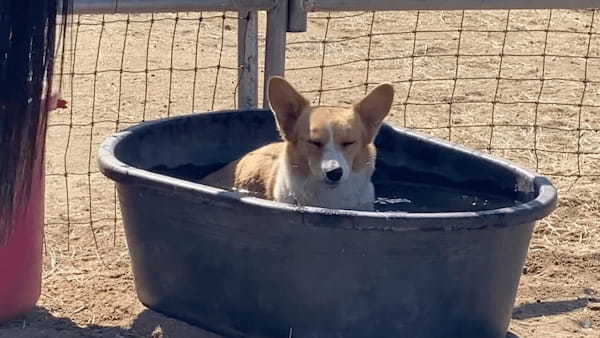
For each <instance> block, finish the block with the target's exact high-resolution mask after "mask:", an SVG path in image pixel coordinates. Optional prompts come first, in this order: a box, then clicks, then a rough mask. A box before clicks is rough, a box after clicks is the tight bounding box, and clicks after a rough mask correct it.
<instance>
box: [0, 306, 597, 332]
mask: <svg viewBox="0 0 600 338" xmlns="http://www.w3.org/2000/svg"><path fill="white" fill-rule="evenodd" d="M587 303H588V300H587V299H574V300H564V301H549V302H539V303H527V304H522V305H520V306H518V307H516V308H515V310H514V311H513V319H517V320H523V319H529V318H534V317H541V316H550V315H556V314H561V313H566V312H570V311H573V310H576V309H578V308H581V307H585V306H586V305H587ZM55 337H60V338H86V337H90V338H108V337H111V338H131V337H151V338H188V337H194V338H223V337H221V336H219V335H216V334H214V333H210V332H208V331H205V330H202V329H200V328H198V327H195V326H193V325H189V324H187V323H185V322H182V321H179V320H176V319H172V318H169V317H166V316H164V315H162V314H160V313H158V312H154V311H152V310H148V309H146V310H144V311H143V312H141V313H140V314H139V315H138V316H137V318H136V319H135V320H134V321H133V324H132V325H131V327H130V328H126V327H120V326H101V325H89V326H86V327H80V326H78V325H77V324H75V323H74V322H73V321H71V319H69V318H63V317H55V316H53V315H52V314H51V313H50V312H49V311H48V310H47V309H45V308H42V307H37V308H35V309H34V311H32V312H31V313H30V314H28V315H27V316H26V317H24V318H22V319H18V320H14V321H12V322H9V323H7V324H6V325H4V326H0V338H55ZM506 338H519V337H518V336H517V335H515V334H513V333H510V332H509V333H507V335H506Z"/></svg>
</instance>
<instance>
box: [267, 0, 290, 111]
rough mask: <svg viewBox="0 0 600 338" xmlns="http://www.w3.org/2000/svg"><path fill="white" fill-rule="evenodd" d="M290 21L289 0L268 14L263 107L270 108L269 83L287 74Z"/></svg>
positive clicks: (279, 0)
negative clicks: (286, 56)
mask: <svg viewBox="0 0 600 338" xmlns="http://www.w3.org/2000/svg"><path fill="white" fill-rule="evenodd" d="M287 21H288V0H278V1H277V3H276V5H275V7H273V8H272V9H271V10H269V11H268V12H267V41H266V46H265V78H264V87H263V107H264V108H269V100H268V97H267V81H268V80H269V78H270V77H271V76H273V75H280V76H283V75H284V73H285V35H286V32H287Z"/></svg>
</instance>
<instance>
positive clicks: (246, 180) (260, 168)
mask: <svg viewBox="0 0 600 338" xmlns="http://www.w3.org/2000/svg"><path fill="white" fill-rule="evenodd" d="M284 147H285V143H283V142H277V143H271V144H268V145H266V146H263V147H261V148H259V149H257V150H254V151H252V152H251V153H249V154H247V155H245V156H244V157H242V158H241V159H239V160H237V161H234V162H231V163H229V164H228V165H226V166H225V167H224V168H222V169H220V170H218V171H217V172H215V173H213V174H210V175H208V176H207V177H205V178H204V179H203V180H202V181H201V183H203V184H208V185H212V186H216V187H219V188H223V189H231V187H236V188H237V189H243V190H247V191H250V192H252V193H253V194H256V195H257V196H258V197H262V198H267V199H273V187H274V185H275V178H276V173H277V169H278V167H279V158H280V156H281V154H283V150H284Z"/></svg>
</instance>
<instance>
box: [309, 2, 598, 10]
mask: <svg viewBox="0 0 600 338" xmlns="http://www.w3.org/2000/svg"><path fill="white" fill-rule="evenodd" d="M303 7H304V10H305V11H307V12H314V11H397V10H462V9H464V10H468V9H587V8H600V1H599V0H569V1H566V0H452V1H449V0H303Z"/></svg>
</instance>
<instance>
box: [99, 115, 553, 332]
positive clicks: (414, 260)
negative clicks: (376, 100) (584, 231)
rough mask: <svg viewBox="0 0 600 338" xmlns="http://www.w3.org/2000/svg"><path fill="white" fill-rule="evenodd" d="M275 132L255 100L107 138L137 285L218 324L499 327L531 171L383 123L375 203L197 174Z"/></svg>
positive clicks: (166, 305)
mask: <svg viewBox="0 0 600 338" xmlns="http://www.w3.org/2000/svg"><path fill="white" fill-rule="evenodd" d="M277 139H278V134H277V132H276V129H275V124H274V120H273V117H272V114H271V113H270V112H269V111H264V110H252V111H223V112H211V113H202V114H193V115H189V116H183V117H175V118H168V119H163V120H158V121H153V122H146V123H142V124H140V125H138V126H134V127H132V128H129V129H127V130H125V131H122V132H119V133H117V134H115V135H113V136H111V137H109V138H108V139H106V140H105V141H104V143H103V144H102V146H101V149H100V157H99V162H100V167H101V170H102V172H103V173H104V174H105V175H106V176H108V177H110V178H111V179H113V180H114V181H116V182H117V189H118V195H119V200H120V204H121V211H122V214H123V221H124V225H125V231H126V236H127V243H128V246H129V251H130V254H131V260H132V265H133V273H134V277H135V285H136V290H137V293H138V297H139V299H140V300H141V302H142V303H143V304H145V305H146V306H148V307H149V308H151V309H153V310H156V311H159V312H162V313H164V314H167V315H170V316H172V317H176V318H179V319H182V320H185V321H188V322H190V323H193V324H196V325H198V326H201V327H203V328H206V329H208V330H211V331H214V332H217V333H220V334H222V335H225V336H227V337H282V338H289V337H293V338H337V337H340V338H341V337H343V338H391V337H394V338H398V337H408V338H469V337H472V338H501V337H504V336H505V335H506V331H507V327H508V324H509V321H510V318H511V312H512V308H513V304H514V300H515V295H516V290H517V285H518V282H519V278H520V275H521V271H522V268H523V264H524V260H525V257H526V254H527V248H528V245H529V241H530V238H531V234H532V230H533V227H534V223H535V221H537V220H539V219H541V218H543V217H545V216H547V215H548V214H549V213H550V212H551V211H552V210H553V208H554V206H555V203H556V198H557V197H556V190H555V189H554V187H553V186H552V185H551V183H550V182H549V181H548V180H546V179H545V178H544V177H541V176H538V175H536V174H534V173H531V172H529V171H526V170H524V169H521V168H519V167H517V166H514V165H513V164H510V163H508V162H506V161H503V160H499V159H496V158H492V157H490V156H487V155H484V154H481V153H478V152H474V151H470V150H467V149H464V148H461V147H459V146H456V145H454V144H450V143H447V142H443V141H439V140H437V139H433V138H430V137H425V136H422V135H419V134H416V133H413V132H411V131H406V130H400V129H395V128H392V127H390V126H388V125H384V126H383V127H382V129H381V131H380V133H379V135H378V137H377V139H376V145H377V147H378V158H377V164H376V172H375V175H374V178H373V180H374V184H375V190H376V194H377V195H378V201H377V208H376V209H378V211H374V212H359V211H351V210H331V209H323V208H315V207H297V206H294V205H288V204H282V203H276V202H272V201H267V200H262V199H259V198H256V197H248V196H241V195H239V194H237V193H236V192H232V191H225V190H222V189H217V188H213V187H209V186H206V185H202V184H199V183H196V182H197V181H198V180H199V179H200V178H202V177H203V176H205V175H206V174H208V173H209V172H211V171H213V170H216V169H217V168H219V167H220V166H222V165H224V164H225V163H227V162H229V161H231V160H233V159H236V158H238V157H240V156H241V155H242V154H244V153H246V152H248V151H250V150H252V149H254V148H257V147H259V146H261V145H263V144H266V143H268V142H272V141H274V140H277Z"/></svg>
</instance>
